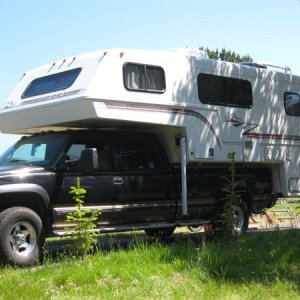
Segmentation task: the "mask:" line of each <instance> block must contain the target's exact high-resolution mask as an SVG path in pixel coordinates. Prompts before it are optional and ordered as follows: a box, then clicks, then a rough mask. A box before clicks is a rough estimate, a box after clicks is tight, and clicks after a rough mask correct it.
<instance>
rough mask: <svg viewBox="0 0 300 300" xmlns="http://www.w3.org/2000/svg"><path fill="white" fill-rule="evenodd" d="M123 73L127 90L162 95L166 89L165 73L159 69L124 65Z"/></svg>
mask: <svg viewBox="0 0 300 300" xmlns="http://www.w3.org/2000/svg"><path fill="white" fill-rule="evenodd" d="M123 73H124V85H125V87H126V88H127V89H128V90H133V91H142V92H154V93H157V92H158V93H162V92H164V91H165V89H166V84H165V73H164V70H163V69H162V68H161V67H157V66H150V65H142V64H134V63H126V64H125V65H124V67H123Z"/></svg>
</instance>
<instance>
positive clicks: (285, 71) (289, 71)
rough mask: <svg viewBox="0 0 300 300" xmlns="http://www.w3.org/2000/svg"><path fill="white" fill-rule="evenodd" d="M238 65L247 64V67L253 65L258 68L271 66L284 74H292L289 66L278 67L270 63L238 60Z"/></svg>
mask: <svg viewBox="0 0 300 300" xmlns="http://www.w3.org/2000/svg"><path fill="white" fill-rule="evenodd" d="M239 64H240V65H243V66H248V67H253V68H260V69H268V67H270V68H273V69H279V70H281V71H283V72H284V73H285V74H292V70H291V68H290V67H287V66H285V67H280V66H275V65H270V64H258V63H255V62H248V61H246V62H240V63H239Z"/></svg>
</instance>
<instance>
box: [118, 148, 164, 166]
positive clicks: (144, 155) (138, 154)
mask: <svg viewBox="0 0 300 300" xmlns="http://www.w3.org/2000/svg"><path fill="white" fill-rule="evenodd" d="M116 154H117V157H118V159H119V162H120V165H121V168H122V169H123V170H141V169H144V170H151V169H156V168H159V160H158V158H157V155H156V151H155V149H154V148H153V147H151V145H145V144H143V145H139V144H138V145H137V144H129V143H128V144H123V145H121V146H120V147H117V150H116Z"/></svg>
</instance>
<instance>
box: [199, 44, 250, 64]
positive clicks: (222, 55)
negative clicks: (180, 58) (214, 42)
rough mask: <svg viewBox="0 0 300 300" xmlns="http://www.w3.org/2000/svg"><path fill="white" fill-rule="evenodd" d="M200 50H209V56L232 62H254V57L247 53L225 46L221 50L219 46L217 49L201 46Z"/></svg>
mask: <svg viewBox="0 0 300 300" xmlns="http://www.w3.org/2000/svg"><path fill="white" fill-rule="evenodd" d="M199 49H200V50H204V51H206V52H207V54H208V56H209V58H212V59H219V60H225V61H230V62H252V61H253V59H252V57H251V56H250V55H249V54H247V55H240V54H238V53H236V52H234V51H231V50H226V49H225V48H222V50H221V51H219V49H218V48H217V49H216V50H210V49H208V48H206V49H204V47H200V48H199Z"/></svg>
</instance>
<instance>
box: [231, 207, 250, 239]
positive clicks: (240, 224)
mask: <svg viewBox="0 0 300 300" xmlns="http://www.w3.org/2000/svg"><path fill="white" fill-rule="evenodd" d="M232 209H233V218H234V224H233V235H241V234H243V233H245V232H246V231H247V229H248V225H249V212H248V208H247V205H246V204H245V202H244V201H242V202H241V204H240V205H233V206H232Z"/></svg>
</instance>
